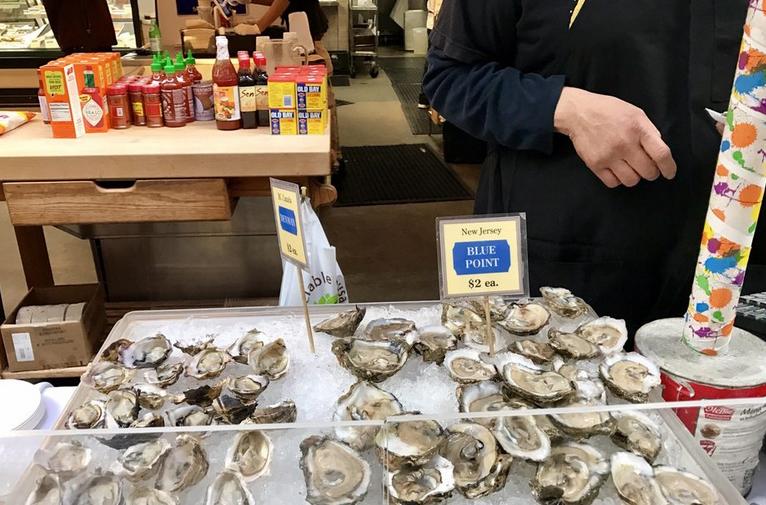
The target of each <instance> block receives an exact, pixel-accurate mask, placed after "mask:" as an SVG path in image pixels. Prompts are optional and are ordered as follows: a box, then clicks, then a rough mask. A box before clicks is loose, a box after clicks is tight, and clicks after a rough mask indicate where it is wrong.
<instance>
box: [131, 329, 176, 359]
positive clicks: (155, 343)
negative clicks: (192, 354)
mask: <svg viewBox="0 0 766 505" xmlns="http://www.w3.org/2000/svg"><path fill="white" fill-rule="evenodd" d="M171 352H173V346H172V345H171V344H170V340H168V339H167V337H165V335H163V334H161V333H158V334H156V335H154V336H152V337H146V338H142V339H141V340H136V341H135V342H133V343H132V344H130V345H129V346H128V347H126V348H125V349H124V350H123V351H122V352H121V353H120V363H122V364H123V365H124V366H126V367H128V368H155V367H157V366H159V365H161V364H162V362H163V361H165V360H166V359H167V358H168V356H170V353H171Z"/></svg>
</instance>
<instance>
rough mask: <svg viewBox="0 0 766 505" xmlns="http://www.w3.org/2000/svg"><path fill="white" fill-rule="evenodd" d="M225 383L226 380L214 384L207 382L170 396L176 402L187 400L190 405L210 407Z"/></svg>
mask: <svg viewBox="0 0 766 505" xmlns="http://www.w3.org/2000/svg"><path fill="white" fill-rule="evenodd" d="M225 385H226V381H225V380H222V381H220V382H218V383H216V384H213V385H212V386H209V385H207V384H205V385H204V386H200V387H196V388H192V389H188V390H186V391H184V392H183V393H181V394H178V395H173V396H171V397H170V401H172V402H173V403H175V404H179V403H183V402H186V403H188V404H189V405H199V406H200V407H209V406H210V405H212V404H213V400H215V399H216V398H218V396H219V395H220V394H221V391H222V390H223V387H224V386H225Z"/></svg>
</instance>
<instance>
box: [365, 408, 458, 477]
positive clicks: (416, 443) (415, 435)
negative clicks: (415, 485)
mask: <svg viewBox="0 0 766 505" xmlns="http://www.w3.org/2000/svg"><path fill="white" fill-rule="evenodd" d="M409 414H414V415H418V414H420V412H410V413H409ZM444 439H445V437H444V430H443V429H442V427H441V425H439V423H437V422H436V421H433V420H430V419H418V420H415V421H403V422H397V423H388V424H386V426H384V427H382V428H381V429H380V430H379V431H378V434H377V435H376V436H375V445H376V447H377V451H378V456H379V457H380V460H381V462H383V463H384V464H387V465H389V468H398V467H400V466H402V465H403V464H406V463H408V464H413V465H422V464H425V463H426V462H428V461H429V460H430V459H431V457H432V456H433V455H434V454H436V452H437V451H438V450H439V446H440V445H441V444H442V442H443V441H444Z"/></svg>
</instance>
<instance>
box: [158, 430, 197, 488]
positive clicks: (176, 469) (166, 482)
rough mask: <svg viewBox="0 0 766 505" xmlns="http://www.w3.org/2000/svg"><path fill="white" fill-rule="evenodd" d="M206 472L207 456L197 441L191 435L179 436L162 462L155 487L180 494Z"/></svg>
mask: <svg viewBox="0 0 766 505" xmlns="http://www.w3.org/2000/svg"><path fill="white" fill-rule="evenodd" d="M207 471H208V460H207V454H206V453H205V450H204V449H203V448H202V446H201V445H200V443H199V441H198V440H197V439H196V438H194V437H193V436H191V435H187V434H181V435H178V437H176V444H175V447H173V448H172V449H170V451H169V452H168V453H167V455H166V456H165V459H163V461H162V467H161V468H160V473H159V476H158V477H157V487H158V488H159V489H161V490H163V491H167V492H169V493H180V492H181V491H183V490H184V489H188V488H190V487H192V486H194V485H195V484H197V483H198V482H199V481H201V480H202V479H203V478H204V477H205V475H207Z"/></svg>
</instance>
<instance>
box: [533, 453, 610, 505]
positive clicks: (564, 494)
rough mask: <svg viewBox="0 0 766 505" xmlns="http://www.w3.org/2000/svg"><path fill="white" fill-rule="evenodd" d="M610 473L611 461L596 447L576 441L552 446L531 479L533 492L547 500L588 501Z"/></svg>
mask: <svg viewBox="0 0 766 505" xmlns="http://www.w3.org/2000/svg"><path fill="white" fill-rule="evenodd" d="M608 474H609V461H608V460H607V459H606V458H605V457H604V455H603V454H602V453H601V452H600V451H599V450H597V449H595V448H593V447H591V446H589V445H585V444H578V443H574V442H569V443H563V444H559V445H556V446H554V447H553V448H552V449H551V455H550V457H549V458H548V459H546V460H545V461H543V462H542V463H540V465H539V466H538V467H537V472H536V473H535V476H534V477H533V479H532V482H531V483H530V487H531V488H532V494H533V495H534V496H535V498H537V500H539V501H540V502H541V503H544V504H562V505H564V504H566V505H587V504H589V503H590V502H592V501H593V499H594V498H595V497H596V495H597V494H598V491H599V489H600V487H601V485H602V484H603V483H604V480H605V479H606V476H607V475H608Z"/></svg>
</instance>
